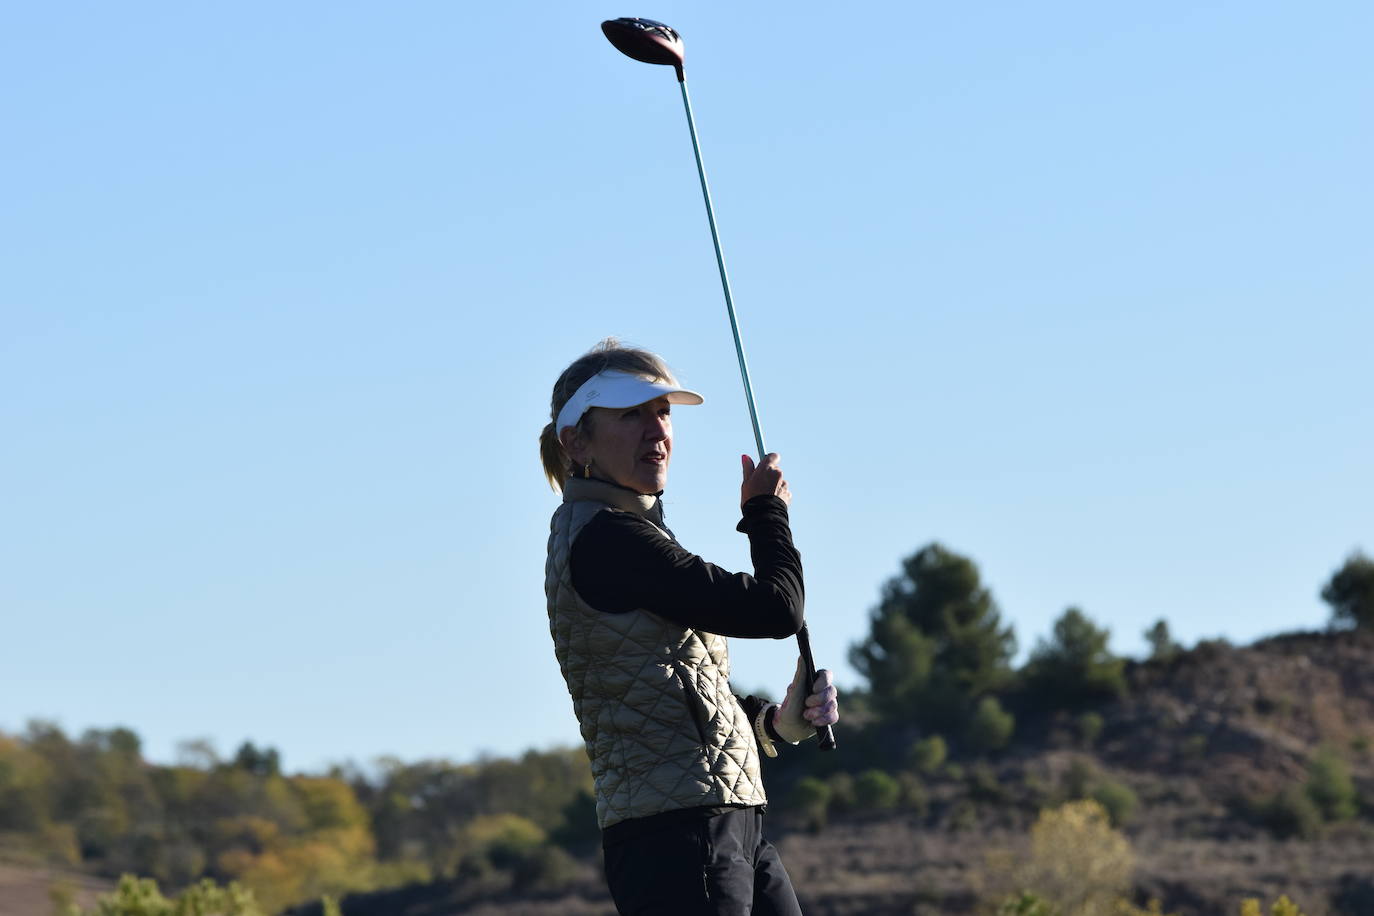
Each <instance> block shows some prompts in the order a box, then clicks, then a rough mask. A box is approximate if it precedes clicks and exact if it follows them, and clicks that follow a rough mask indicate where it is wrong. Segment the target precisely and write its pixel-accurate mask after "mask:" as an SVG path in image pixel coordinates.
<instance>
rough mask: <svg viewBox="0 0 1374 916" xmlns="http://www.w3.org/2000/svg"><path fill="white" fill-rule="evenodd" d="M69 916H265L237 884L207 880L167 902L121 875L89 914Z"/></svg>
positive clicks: (149, 883) (149, 886)
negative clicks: (117, 881) (219, 883)
mask: <svg viewBox="0 0 1374 916" xmlns="http://www.w3.org/2000/svg"><path fill="white" fill-rule="evenodd" d="M68 913H70V914H72V916H267V911H266V910H264V909H263V908H262V907H261V906H260V905H259V904H258V902H257V900H256V899H255V898H254V896H253V892H252V891H250V890H248V889H247V888H244V887H242V886H240V885H238V884H235V883H232V882H231V883H230V884H229V885H228V886H227V887H220V886H219V885H218V884H216V883H215V882H214V881H211V880H209V879H208V878H207V879H206V880H204V881H201V882H200V883H199V884H196V885H195V886H193V887H191V888H188V889H187V890H186V891H184V892H183V893H182V894H181V896H180V897H177V898H176V899H175V900H168V899H167V898H166V897H164V896H162V892H161V891H159V890H158V887H157V882H156V881H154V880H152V879H151V878H141V879H140V878H136V877H134V876H133V875H125V876H124V877H122V878H120V879H119V885H118V887H116V888H115V890H114V892H113V893H110V894H106V895H104V896H102V897H101V898H100V899H99V900H98V901H97V903H96V907H95V909H93V910H87V911H81V910H76V909H74V908H73V909H70V910H68Z"/></svg>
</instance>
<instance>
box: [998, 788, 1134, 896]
mask: <svg viewBox="0 0 1374 916" xmlns="http://www.w3.org/2000/svg"><path fill="white" fill-rule="evenodd" d="M1134 869H1135V855H1134V853H1133V852H1132V851H1131V844H1130V843H1129V842H1127V841H1126V838H1125V837H1124V836H1122V835H1121V834H1120V833H1119V832H1118V831H1116V830H1114V829H1113V828H1112V826H1111V824H1110V823H1109V822H1108V818H1107V812H1106V811H1105V810H1103V808H1102V806H1101V805H1099V804H1098V803H1097V802H1095V801H1076V802H1069V803H1068V804H1066V805H1062V806H1061V807H1059V808H1055V809H1051V810H1048V811H1043V812H1041V814H1040V817H1039V818H1038V819H1037V820H1036V822H1035V825H1034V826H1033V827H1032V828H1031V835H1030V851H1029V854H1028V855H1027V856H1026V857H1025V858H1024V859H1023V860H1022V861H1020V862H1016V861H1014V860H1012V861H1010V862H1008V863H1006V867H1003V868H996V869H993V871H994V873H996V874H998V875H999V876H1000V877H1001V878H1002V880H1003V881H1009V882H1011V886H1012V888H1013V890H1011V891H1010V893H1003V894H1001V895H1000V896H999V899H1000V900H1001V901H1002V904H1001V906H1002V909H1001V910H1000V911H999V913H1001V914H1006V916H1059V914H1072V916H1114V914H1115V913H1117V912H1120V910H1119V907H1120V904H1121V898H1122V895H1123V894H1124V893H1125V892H1126V891H1127V890H1128V889H1129V888H1130V886H1131V874H1132V872H1133V871H1134Z"/></svg>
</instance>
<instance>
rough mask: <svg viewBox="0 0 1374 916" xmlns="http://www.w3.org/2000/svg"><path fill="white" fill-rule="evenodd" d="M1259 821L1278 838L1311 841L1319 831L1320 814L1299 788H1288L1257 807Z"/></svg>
mask: <svg viewBox="0 0 1374 916" xmlns="http://www.w3.org/2000/svg"><path fill="white" fill-rule="evenodd" d="M1258 813H1259V815H1260V819H1261V820H1262V821H1263V822H1264V824H1265V826H1266V827H1268V828H1269V830H1270V831H1271V832H1272V833H1273V834H1274V835H1275V836H1278V837H1298V838H1300V839H1304V840H1306V839H1311V838H1312V837H1314V836H1316V835H1317V831H1318V830H1320V829H1321V824H1322V813H1321V810H1320V809H1319V808H1318V807H1317V806H1316V804H1315V803H1314V802H1313V801H1312V798H1311V797H1310V796H1309V795H1308V794H1307V793H1306V792H1304V791H1303V790H1302V788H1301V787H1299V786H1288V787H1286V788H1284V789H1282V790H1281V791H1279V793H1278V794H1276V795H1275V796H1274V797H1273V798H1271V799H1269V800H1268V801H1266V802H1263V803H1262V804H1261V805H1260V806H1259V812H1258Z"/></svg>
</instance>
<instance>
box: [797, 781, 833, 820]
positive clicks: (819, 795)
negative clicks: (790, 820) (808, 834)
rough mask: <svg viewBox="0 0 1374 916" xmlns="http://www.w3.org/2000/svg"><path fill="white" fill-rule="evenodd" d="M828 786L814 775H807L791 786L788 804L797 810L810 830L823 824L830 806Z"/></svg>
mask: <svg viewBox="0 0 1374 916" xmlns="http://www.w3.org/2000/svg"><path fill="white" fill-rule="evenodd" d="M830 795H831V792H830V786H829V785H828V784H826V783H824V782H822V781H821V780H819V779H817V778H816V777H814V776H807V777H805V778H804V779H802V780H801V781H800V782H798V783H797V784H796V785H795V786H793V787H792V794H791V795H790V796H789V798H788V804H789V806H790V807H791V808H792V809H793V810H794V811H796V812H797V814H798V815H799V816H800V817H801V819H802V820H803V821H804V822H805V824H806V826H807V828H808V829H810V830H813V831H815V830H820V829H821V828H822V827H824V826H825V823H826V819H827V814H828V811H829V807H830Z"/></svg>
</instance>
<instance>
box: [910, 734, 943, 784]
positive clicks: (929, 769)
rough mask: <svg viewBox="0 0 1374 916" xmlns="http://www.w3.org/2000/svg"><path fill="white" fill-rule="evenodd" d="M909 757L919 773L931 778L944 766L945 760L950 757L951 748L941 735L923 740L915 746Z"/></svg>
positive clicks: (912, 747)
mask: <svg viewBox="0 0 1374 916" xmlns="http://www.w3.org/2000/svg"><path fill="white" fill-rule="evenodd" d="M909 756H910V759H911V765H912V766H914V767H915V768H916V770H917V772H920V773H925V774H926V775H927V776H929V775H931V774H932V773H935V772H937V771H938V770H939V769H940V767H941V766H943V765H944V762H945V758H946V757H947V756H949V748H948V747H947V746H946V745H945V739H944V738H941V737H940V736H939V735H931V736H930V737H929V738H922V739H921V740H919V741H917V742H916V743H915V744H913V745H912V746H911V752H910V754H909Z"/></svg>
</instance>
